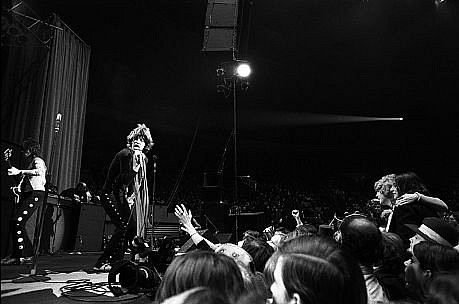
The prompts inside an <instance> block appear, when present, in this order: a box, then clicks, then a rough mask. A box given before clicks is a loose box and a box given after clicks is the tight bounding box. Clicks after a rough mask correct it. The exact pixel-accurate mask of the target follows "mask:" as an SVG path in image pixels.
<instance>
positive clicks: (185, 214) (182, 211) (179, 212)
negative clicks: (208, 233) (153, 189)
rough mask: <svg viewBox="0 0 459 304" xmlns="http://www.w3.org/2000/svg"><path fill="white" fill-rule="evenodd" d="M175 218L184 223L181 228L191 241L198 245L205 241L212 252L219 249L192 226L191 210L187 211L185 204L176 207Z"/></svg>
mask: <svg viewBox="0 0 459 304" xmlns="http://www.w3.org/2000/svg"><path fill="white" fill-rule="evenodd" d="M175 216H176V217H178V219H179V221H180V223H182V225H183V226H182V227H180V228H181V229H182V230H183V231H186V232H187V233H188V234H189V235H190V237H191V239H192V240H193V243H195V245H197V244H198V243H199V242H201V241H202V240H204V241H205V242H206V243H207V244H208V245H209V247H210V248H211V249H212V250H215V249H217V246H216V245H215V244H214V243H212V242H211V241H209V240H208V239H206V238H204V237H203V236H202V235H200V234H199V233H198V232H197V231H196V228H194V226H193V224H192V218H193V216H192V215H191V210H186V208H185V206H184V205H183V204H181V205H177V206H175Z"/></svg>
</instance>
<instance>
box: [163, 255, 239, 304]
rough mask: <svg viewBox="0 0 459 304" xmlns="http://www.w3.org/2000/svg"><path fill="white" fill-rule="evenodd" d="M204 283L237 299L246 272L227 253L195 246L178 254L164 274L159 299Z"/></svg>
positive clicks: (230, 298) (231, 300)
mask: <svg viewBox="0 0 459 304" xmlns="http://www.w3.org/2000/svg"><path fill="white" fill-rule="evenodd" d="M198 286H204V287H209V288H210V289H212V290H215V291H216V292H218V293H219V294H221V295H225V296H226V297H227V298H228V300H229V302H230V303H234V302H236V300H237V298H238V297H239V296H240V295H241V294H242V292H243V291H244V282H243V279H242V274H241V272H240V270H239V267H238V266H237V264H236V262H235V261H234V260H233V259H232V258H230V257H228V256H226V255H223V254H218V253H215V252H211V251H201V250H195V251H191V252H189V253H187V254H185V255H182V256H178V257H176V258H175V259H174V260H173V261H172V263H171V264H170V265H169V267H168V268H167V270H166V273H165V274H164V277H163V280H162V281H161V284H160V286H159V289H158V292H157V294H156V301H158V303H161V302H162V301H164V299H167V298H169V297H171V296H174V295H177V294H179V293H181V292H183V291H185V290H188V289H191V288H193V287H198Z"/></svg>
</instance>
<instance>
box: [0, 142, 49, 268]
mask: <svg viewBox="0 0 459 304" xmlns="http://www.w3.org/2000/svg"><path fill="white" fill-rule="evenodd" d="M22 153H23V155H24V158H25V159H26V160H27V162H28V164H29V165H28V166H27V169H25V170H20V169H18V168H16V167H11V168H9V169H8V175H13V176H17V177H20V182H19V184H18V186H17V187H15V188H16V189H13V192H14V193H15V195H16V196H17V199H16V204H15V206H14V212H13V217H12V218H11V220H10V235H11V239H12V245H13V248H12V253H11V255H10V256H7V257H5V258H4V259H2V261H1V264H2V265H19V264H24V263H27V262H29V261H31V260H30V259H29V257H31V256H32V255H33V246H32V242H31V240H30V239H29V237H28V235H27V231H26V230H25V228H26V223H27V222H28V221H29V220H30V218H31V217H32V215H33V213H34V212H35V211H36V210H37V209H38V207H39V206H40V204H42V202H43V199H44V197H45V184H46V165H45V161H44V160H43V159H42V158H41V156H40V144H39V143H38V142H37V141H36V140H34V139H32V138H27V139H25V140H24V142H23V145H22ZM5 156H6V155H5ZM34 224H35V223H34Z"/></svg>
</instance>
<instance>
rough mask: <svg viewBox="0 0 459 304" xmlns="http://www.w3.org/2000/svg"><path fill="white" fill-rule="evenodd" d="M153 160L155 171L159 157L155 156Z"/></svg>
mask: <svg viewBox="0 0 459 304" xmlns="http://www.w3.org/2000/svg"><path fill="white" fill-rule="evenodd" d="M151 160H152V161H153V169H155V170H156V161H157V160H158V156H156V155H153V156H152V157H151Z"/></svg>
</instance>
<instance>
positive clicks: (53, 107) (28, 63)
mask: <svg viewBox="0 0 459 304" xmlns="http://www.w3.org/2000/svg"><path fill="white" fill-rule="evenodd" d="M53 19H54V20H53V23H54V25H55V26H57V27H59V28H61V29H53V39H52V41H51V44H50V45H49V46H50V48H46V47H36V46H27V45H25V46H22V47H7V46H5V47H3V46H2V93H1V94H2V114H1V117H2V122H1V125H2V141H9V142H12V143H17V144H21V143H22V140H23V139H24V138H25V137H29V136H32V137H34V138H36V139H38V140H39V142H40V143H41V145H42V154H43V157H44V159H45V161H46V164H47V165H48V170H49V173H50V174H51V176H52V179H51V183H52V184H53V185H55V186H57V187H58V189H59V191H62V190H64V189H67V188H70V187H73V186H75V184H76V183H77V182H78V180H79V178H80V167H81V155H82V147H83V134H84V123H85V112H86V100H87V90H88V76H89V58H90V53H91V49H90V47H89V46H88V45H87V44H86V43H84V42H83V41H82V40H81V39H80V38H79V37H78V36H77V35H76V34H75V33H74V32H73V31H72V30H71V29H70V28H69V27H68V26H67V25H66V24H65V23H64V22H63V21H62V20H61V19H60V18H59V17H58V16H57V15H54V16H53ZM57 113H61V114H62V121H61V124H60V130H59V132H57V133H56V132H55V131H54V128H55V120H56V114H57ZM53 141H54V142H55V145H54V148H53Z"/></svg>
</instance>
